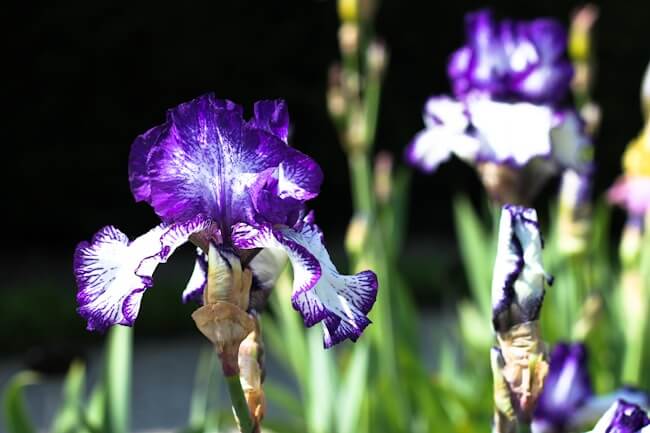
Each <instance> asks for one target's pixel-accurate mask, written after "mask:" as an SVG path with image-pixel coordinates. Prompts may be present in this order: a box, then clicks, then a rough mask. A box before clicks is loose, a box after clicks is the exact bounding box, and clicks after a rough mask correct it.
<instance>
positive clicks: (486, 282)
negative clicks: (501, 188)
mask: <svg viewBox="0 0 650 433" xmlns="http://www.w3.org/2000/svg"><path fill="white" fill-rule="evenodd" d="M454 222H455V227H456V236H457V238H458V244H459V248H460V254H461V257H462V260H463V265H464V267H465V275H466V276H467V279H468V282H469V286H470V289H471V291H472V294H473V295H474V299H476V301H477V302H478V304H479V306H480V308H481V312H483V314H485V315H486V317H489V314H490V311H491V309H490V282H491V280H492V264H493V262H494V254H495V250H494V240H493V239H496V236H497V234H496V233H493V234H492V237H491V236H490V235H489V234H488V232H486V230H485V227H484V226H483V224H482V223H481V220H480V218H479V217H478V215H477V214H476V212H475V211H474V208H473V207H472V204H471V203H470V202H469V199H468V198H467V197H465V196H458V197H456V198H455V199H454Z"/></svg>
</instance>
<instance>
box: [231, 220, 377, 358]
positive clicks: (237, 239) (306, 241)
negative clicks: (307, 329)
mask: <svg viewBox="0 0 650 433" xmlns="http://www.w3.org/2000/svg"><path fill="white" fill-rule="evenodd" d="M232 238H233V242H234V244H235V246H237V247H238V248H242V249H249V248H275V249H283V250H284V251H286V253H287V255H288V257H289V260H290V261H291V264H292V267H293V271H294V282H293V295H292V304H293V307H294V308H295V309H296V310H298V311H299V312H300V313H301V315H302V317H303V321H304V323H305V326H313V325H314V324H316V323H317V322H321V321H322V322H323V326H324V334H325V335H324V344H325V347H331V346H332V345H334V344H336V343H338V342H340V341H343V340H345V339H350V340H352V341H356V340H357V338H358V337H359V336H360V335H361V333H362V332H363V330H364V329H365V328H366V327H367V326H368V325H369V324H370V320H369V319H368V317H367V314H368V312H369V311H370V309H371V308H372V306H373V304H374V302H375V299H376V297H377V277H376V276H375V274H374V273H373V272H371V271H364V272H360V273H358V274H356V275H341V274H339V273H338V271H337V270H336V267H335V266H334V264H333V263H332V261H331V259H330V257H329V254H328V253H327V250H326V249H325V246H324V245H323V239H322V233H321V231H320V229H318V227H317V226H316V225H309V224H304V225H303V226H302V228H301V230H300V231H295V230H293V229H290V228H288V227H276V228H271V227H269V226H268V225H265V226H261V227H253V226H249V225H246V224H238V225H237V226H236V227H235V228H234V230H233V234H232Z"/></svg>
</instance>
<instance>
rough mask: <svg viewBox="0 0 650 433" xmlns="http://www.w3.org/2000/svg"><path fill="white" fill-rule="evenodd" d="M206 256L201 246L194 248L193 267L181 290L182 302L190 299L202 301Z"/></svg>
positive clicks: (206, 265)
mask: <svg viewBox="0 0 650 433" xmlns="http://www.w3.org/2000/svg"><path fill="white" fill-rule="evenodd" d="M207 272H208V258H207V256H206V254H205V253H204V252H203V250H202V249H201V248H197V249H196V260H195V261H194V269H193V270H192V275H191V276H190V279H189V281H188V282H187V285H186V286H185V290H183V295H182V299H183V303H188V302H190V301H194V302H199V303H202V302H203V290H205V286H206V285H207V283H208V273H207Z"/></svg>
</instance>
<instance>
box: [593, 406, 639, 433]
mask: <svg viewBox="0 0 650 433" xmlns="http://www.w3.org/2000/svg"><path fill="white" fill-rule="evenodd" d="M637 432H643V433H648V432H650V418H648V415H647V414H646V412H645V411H644V410H643V409H642V408H640V407H639V406H637V405H636V404H634V403H629V402H627V401H625V400H617V401H616V402H614V403H613V404H612V405H611V407H610V408H609V409H608V410H607V412H605V414H604V415H603V416H602V418H600V420H599V421H598V423H597V424H596V426H595V427H594V429H593V430H591V433H637Z"/></svg>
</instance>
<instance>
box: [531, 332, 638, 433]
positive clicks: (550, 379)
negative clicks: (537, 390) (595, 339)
mask: <svg viewBox="0 0 650 433" xmlns="http://www.w3.org/2000/svg"><path fill="white" fill-rule="evenodd" d="M619 399H622V400H625V401H627V402H629V403H634V404H638V405H640V406H641V407H647V406H648V403H650V400H649V399H648V394H647V393H645V392H643V391H641V390H638V389H635V388H626V387H624V388H621V389H619V390H616V391H614V392H611V393H609V394H605V395H600V396H599V395H595V394H594V392H593V388H592V385H591V378H590V376H589V370H588V352H587V348H586V347H585V345H584V344H582V343H572V344H569V343H558V344H557V345H556V346H555V347H554V348H553V351H552V352H551V365H550V370H549V373H548V375H547V376H546V381H545V382H544V390H543V391H542V394H541V396H540V398H539V400H538V402H537V408H536V409H535V413H534V416H533V423H532V426H531V427H532V431H533V432H534V433H564V432H571V431H579V429H580V428H582V427H584V426H588V425H593V424H594V423H595V422H596V421H597V420H598V419H599V418H600V417H601V415H602V414H603V413H604V412H605V411H606V410H607V408H609V407H610V406H611V405H612V403H615V402H616V401H617V400H619Z"/></svg>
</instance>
